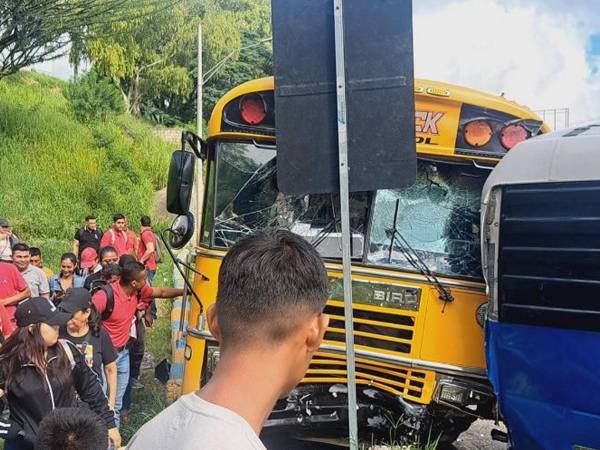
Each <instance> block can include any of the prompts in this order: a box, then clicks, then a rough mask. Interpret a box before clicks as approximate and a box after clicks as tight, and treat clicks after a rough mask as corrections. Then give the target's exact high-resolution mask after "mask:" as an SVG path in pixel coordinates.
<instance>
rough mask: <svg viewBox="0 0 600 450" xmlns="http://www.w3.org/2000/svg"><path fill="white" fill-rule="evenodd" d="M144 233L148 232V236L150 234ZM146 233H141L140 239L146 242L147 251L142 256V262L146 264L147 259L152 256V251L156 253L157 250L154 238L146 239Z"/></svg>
mask: <svg viewBox="0 0 600 450" xmlns="http://www.w3.org/2000/svg"><path fill="white" fill-rule="evenodd" d="M144 233H146V236H147V235H148V232H144ZM144 233H142V234H141V235H140V239H141V240H142V241H143V242H144V245H145V246H146V251H145V252H144V254H143V255H142V257H141V258H140V262H141V263H142V264H144V263H145V262H146V260H147V259H148V258H150V256H152V253H154V251H155V250H156V249H155V248H154V240H153V239H145V237H144Z"/></svg>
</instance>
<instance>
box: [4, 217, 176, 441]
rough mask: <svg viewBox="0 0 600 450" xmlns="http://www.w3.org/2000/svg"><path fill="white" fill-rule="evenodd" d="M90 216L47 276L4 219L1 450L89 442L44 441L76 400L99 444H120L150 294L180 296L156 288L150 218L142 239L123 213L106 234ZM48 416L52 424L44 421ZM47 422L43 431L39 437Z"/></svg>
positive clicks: (36, 252) (35, 251) (149, 315)
mask: <svg viewBox="0 0 600 450" xmlns="http://www.w3.org/2000/svg"><path fill="white" fill-rule="evenodd" d="M96 222H97V221H96V218H95V217H94V216H88V217H86V218H85V226H83V227H82V228H79V229H78V230H76V232H75V235H74V239H73V242H72V248H71V249H70V250H71V251H69V252H65V253H64V254H62V256H61V258H60V271H59V273H58V274H53V273H52V271H51V270H49V269H48V268H47V267H45V266H44V262H43V257H42V251H41V250H40V249H39V248H36V247H30V246H28V245H27V243H26V242H23V241H21V240H20V239H19V238H18V237H17V236H16V235H15V234H14V233H13V230H12V227H11V224H10V222H9V221H8V220H6V219H0V326H1V330H0V331H1V333H0V340H1V341H2V343H1V345H0V389H2V394H3V399H4V402H5V405H6V406H7V410H5V412H4V413H3V415H2V419H0V437H3V438H4V440H5V445H4V448H5V450H14V449H31V448H34V446H35V448H73V449H75V448H91V446H84V447H77V446H68V445H67V446H65V445H62V444H61V445H58V444H57V445H58V446H55V447H51V446H49V445H50V444H49V442H58V441H57V439H58V437H61V439H63V438H64V436H65V433H58V432H53V433H54V434H53V435H54V436H56V439H54V441H52V439H50V438H48V434H49V433H50V432H51V431H52V429H54V430H55V431H56V429H57V428H60V427H61V426H62V427H64V426H66V425H65V424H66V423H67V422H68V421H66V419H65V418H67V419H68V418H69V417H71V418H72V417H73V416H74V415H73V414H70V415H69V414H68V413H67V412H63V411H62V410H63V409H65V408H72V407H78V406H80V404H85V405H87V408H83V409H87V410H88V411H90V410H91V412H92V413H94V415H93V417H94V418H95V422H94V423H95V424H96V426H97V427H100V429H103V430H104V432H105V436H108V438H107V439H105V440H104V444H103V446H102V445H101V446H100V447H99V448H108V447H109V444H110V445H112V446H114V447H119V446H120V443H121V442H120V441H121V438H120V434H119V431H118V429H119V426H120V423H121V417H122V412H124V411H125V410H127V409H129V406H130V402H131V400H130V399H131V389H132V388H135V387H136V385H137V386H141V384H140V382H139V381H138V377H139V372H140V365H141V362H142V357H143V354H144V336H145V332H144V329H145V327H147V326H152V323H153V321H154V319H155V318H156V307H155V304H154V299H155V298H173V297H177V296H180V295H182V293H183V292H182V290H181V289H176V288H170V287H153V286H152V280H153V277H154V275H155V273H156V268H157V259H158V255H159V244H158V241H157V238H156V235H155V234H154V232H153V230H152V225H151V220H150V218H149V217H147V216H144V217H142V218H141V219H140V234H139V236H138V235H136V234H135V233H134V232H133V231H132V230H131V229H130V228H129V225H128V222H127V218H126V217H125V216H124V215H123V214H115V215H114V217H113V224H112V227H111V228H110V229H108V230H106V231H105V232H103V231H102V230H101V229H100V228H99V227H98V226H97V223H96ZM52 412H53V415H50V413H52ZM47 416H48V417H47ZM81 417H83V416H81ZM44 418H47V419H48V421H49V422H50V425H47V426H46V428H44V427H43V426H42V420H43V419H44ZM75 422H76V421H75ZM75 422H73V420H71V421H70V422H68V423H75ZM53 427H54V428H53ZM44 429H48V430H49V431H48V432H47V433H45V437H44V438H43V439H42V437H43V436H41V435H40V430H44ZM42 441H43V442H45V444H44V443H43V442H42ZM61 442H62V441H61ZM101 444H102V441H101ZM90 445H91V444H90ZM44 446H45V447H44Z"/></svg>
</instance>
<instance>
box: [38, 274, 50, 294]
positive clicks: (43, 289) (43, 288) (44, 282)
mask: <svg viewBox="0 0 600 450" xmlns="http://www.w3.org/2000/svg"><path fill="white" fill-rule="evenodd" d="M40 297H43V298H45V299H49V298H50V285H49V284H48V278H46V275H44V272H43V271H42V270H41V269H40Z"/></svg>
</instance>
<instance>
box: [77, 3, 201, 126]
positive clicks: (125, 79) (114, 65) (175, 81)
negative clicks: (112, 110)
mask: <svg viewBox="0 0 600 450" xmlns="http://www.w3.org/2000/svg"><path fill="white" fill-rule="evenodd" d="M186 13H187V8H186V5H185V4H184V3H179V4H177V5H175V6H173V7H172V8H169V9H167V10H163V11H161V12H160V13H149V14H146V15H144V16H142V17H139V18H136V19H133V20H127V21H116V22H113V23H111V24H109V25H107V26H103V27H98V28H96V29H95V30H92V31H91V33H90V36H89V37H88V38H87V43H86V53H87V57H88V58H89V59H90V60H91V61H92V63H93V65H94V67H95V68H96V70H98V72H99V73H101V74H103V75H104V76H107V77H109V78H111V79H112V80H113V81H114V82H115V84H116V85H117V86H118V87H119V89H120V90H121V93H122V95H123V99H124V100H125V103H126V105H127V111H128V112H130V113H132V114H134V115H137V114H139V112H140V106H141V104H142V102H143V100H144V97H145V96H147V95H150V96H152V95H158V94H160V93H164V92H169V93H172V94H174V95H177V96H180V97H182V98H187V97H188V96H189V95H190V93H191V92H192V84H193V80H192V77H191V76H190V74H189V72H188V70H187V69H186V67H185V66H182V65H181V64H180V61H181V60H182V59H184V58H182V57H183V54H185V53H186V52H188V48H190V47H193V46H194V40H193V34H191V33H189V32H188V26H189V23H188V22H187V14H186Z"/></svg>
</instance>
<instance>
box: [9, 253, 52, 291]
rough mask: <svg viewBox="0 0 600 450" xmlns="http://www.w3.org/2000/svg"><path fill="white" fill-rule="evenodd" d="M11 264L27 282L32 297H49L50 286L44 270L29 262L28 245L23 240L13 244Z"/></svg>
mask: <svg viewBox="0 0 600 450" xmlns="http://www.w3.org/2000/svg"><path fill="white" fill-rule="evenodd" d="M12 259H13V264H14V265H15V267H16V268H17V270H18V271H19V272H21V275H22V276H23V278H24V279H25V281H26V282H27V286H29V290H30V291H31V296H32V297H44V298H50V286H49V285H48V278H46V274H45V273H44V271H43V270H42V269H40V268H38V267H35V266H34V265H33V264H31V253H30V251H29V246H28V245H27V244H25V243H23V242H20V243H18V244H15V245H13V248H12Z"/></svg>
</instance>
